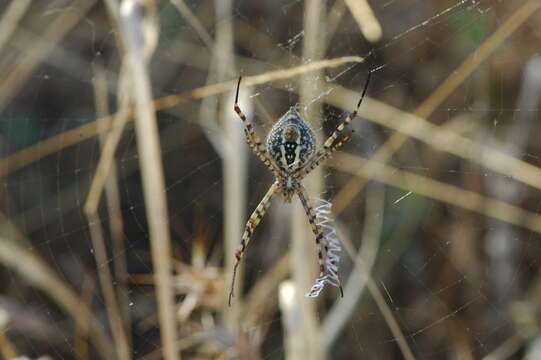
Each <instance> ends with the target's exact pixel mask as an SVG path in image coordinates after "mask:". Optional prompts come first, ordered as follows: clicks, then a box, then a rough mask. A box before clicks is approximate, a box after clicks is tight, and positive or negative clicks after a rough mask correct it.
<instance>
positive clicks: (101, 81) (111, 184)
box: [91, 66, 131, 344]
mask: <svg viewBox="0 0 541 360" xmlns="http://www.w3.org/2000/svg"><path fill="white" fill-rule="evenodd" d="M122 68H125V67H122ZM121 73H122V74H123V71H122V70H121ZM94 74H95V81H94V97H95V102H96V114H97V116H98V118H102V117H105V116H107V115H108V114H109V105H108V96H107V94H108V91H107V79H106V73H105V71H104V69H103V68H102V67H99V66H96V67H95V71H94ZM124 79H126V76H125V75H124V74H123V75H122V76H121V83H122V82H123V81H126V80H124ZM124 93H125V94H127V92H124ZM124 98H127V96H122V94H120V101H119V102H120V104H119V108H121V109H122V107H123V106H125V107H127V105H123V104H122V102H123V100H124ZM124 111H126V110H124ZM122 112H123V110H120V113H122ZM99 139H100V148H101V150H102V151H103V148H104V143H105V139H106V131H100V137H99ZM110 154H111V155H110V156H111V157H112V156H113V154H114V151H111V152H110ZM105 194H106V199H107V212H108V214H109V231H110V234H111V240H112V243H113V254H114V256H113V268H114V271H115V278H116V280H117V281H116V282H117V284H118V285H117V292H118V295H119V299H120V301H119V304H120V313H121V314H122V319H123V323H124V325H125V327H126V329H131V321H130V306H129V304H130V299H129V296H128V288H127V284H126V280H127V279H128V264H127V262H126V247H125V245H124V221H123V219H122V210H121V208H120V204H121V198H120V191H119V188H118V176H117V169H116V166H115V165H111V168H110V171H109V175H108V176H107V180H106V184H105ZM91 209H92V210H96V209H97V208H96V207H93V208H91ZM93 215H97V214H96V213H93ZM129 343H130V336H129V335H128V344H129Z"/></svg>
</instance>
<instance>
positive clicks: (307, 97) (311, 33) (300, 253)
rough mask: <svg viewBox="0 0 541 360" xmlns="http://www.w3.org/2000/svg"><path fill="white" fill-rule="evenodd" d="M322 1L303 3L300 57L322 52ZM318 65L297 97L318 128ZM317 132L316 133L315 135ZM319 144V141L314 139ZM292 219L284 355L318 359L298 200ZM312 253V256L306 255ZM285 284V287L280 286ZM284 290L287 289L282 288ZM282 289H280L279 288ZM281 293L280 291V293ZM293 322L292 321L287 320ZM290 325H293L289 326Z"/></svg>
mask: <svg viewBox="0 0 541 360" xmlns="http://www.w3.org/2000/svg"><path fill="white" fill-rule="evenodd" d="M325 13H326V11H325V2H324V1H322V0H308V1H306V2H305V4H304V19H303V21H304V41H303V52H302V56H303V58H304V59H316V60H319V59H321V58H322V56H323V50H324V46H323V44H324V42H323V41H322V39H323V38H324V36H323V34H324V33H325V28H324V27H325V22H324V20H323V19H324V18H325V17H324V14H325ZM321 75H322V73H321V69H318V70H316V71H314V72H311V73H310V74H308V73H305V74H303V76H301V78H300V89H299V101H300V103H301V104H306V108H305V109H304V110H305V111H304V114H303V115H304V116H305V119H306V120H308V121H309V122H311V125H312V127H313V128H318V127H319V124H320V119H318V118H317V117H316V116H311V114H319V113H320V111H319V109H320V107H321V102H319V101H314V99H318V94H319V93H320V88H319V82H318V81H313V79H314V78H319V77H321ZM318 136H319V134H316V137H318ZM318 143H320V144H321V141H318ZM322 175H323V173H322V172H321V169H316V170H314V171H313V172H312V174H311V176H310V177H308V178H307V179H305V181H304V187H305V188H306V190H307V191H308V193H309V194H319V193H320V192H321V190H322V189H323V176H322ZM291 210H292V221H291V270H292V277H293V281H294V284H292V286H287V285H282V286H281V289H294V291H293V299H294V300H293V301H294V303H295V305H294V306H287V304H288V302H287V301H282V310H286V311H287V313H286V314H284V317H287V318H289V320H287V318H286V319H285V321H286V323H285V324H286V325H287V324H289V329H288V330H289V331H288V333H289V335H287V337H288V338H287V339H284V343H286V350H287V349H288V348H289V350H290V351H289V354H287V351H286V359H288V360H301V359H304V358H308V359H314V360H317V359H322V358H323V354H322V352H321V348H320V343H319V339H318V336H317V335H318V334H319V319H318V316H317V308H316V302H315V301H314V300H313V299H310V298H308V297H306V296H305V292H306V291H308V290H309V289H310V288H311V286H312V283H313V281H314V279H316V278H317V276H318V273H317V272H316V271H315V270H316V259H317V253H318V252H317V251H316V247H315V241H314V238H315V236H314V234H313V233H312V231H311V230H310V228H309V227H308V221H307V219H306V213H305V211H304V208H303V206H302V205H301V202H300V201H299V200H296V201H294V202H293V206H292V207H291ZM309 254H313V255H314V256H313V257H311V256H307V255H309ZM284 286H285V287H284ZM284 291H285V292H286V293H287V291H288V290H284ZM281 293H282V291H281ZM280 296H282V294H281V295H280ZM291 322H293V324H292V323H291ZM291 325H293V326H291Z"/></svg>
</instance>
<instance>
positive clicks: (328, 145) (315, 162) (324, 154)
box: [299, 72, 372, 181]
mask: <svg viewBox="0 0 541 360" xmlns="http://www.w3.org/2000/svg"><path fill="white" fill-rule="evenodd" d="M371 74H372V73H371V72H369V73H368V76H367V77H366V82H365V83H364V88H363V92H362V94H361V98H360V99H359V102H358V103H357V106H356V107H355V110H353V112H352V113H350V114H349V115H348V117H347V118H346V120H344V121H343V122H342V123H340V124H339V125H338V126H337V127H336V129H335V130H334V132H333V133H332V134H331V136H329V137H328V138H327V140H325V142H324V143H323V148H322V149H320V150H318V151H317V153H316V154H315V155H314V156H313V157H312V159H311V161H310V162H309V163H308V164H306V166H304V167H303V168H302V169H301V170H300V171H299V181H300V180H302V179H303V178H304V177H305V176H306V175H308V174H309V173H310V172H311V171H312V170H314V169H315V168H317V167H318V166H319V164H320V163H321V162H323V161H324V160H326V159H327V158H329V157H330V156H331V155H332V153H333V152H335V151H336V150H338V149H339V148H340V147H342V145H344V144H345V143H346V142H347V141H348V140H349V139H350V137H351V134H350V135H346V136H344V137H343V138H342V139H341V140H339V141H338V142H337V143H335V141H336V140H337V139H338V136H339V135H340V134H341V133H342V131H344V129H345V127H346V126H347V125H349V124H350V123H351V122H352V121H353V119H355V117H357V113H358V112H359V108H360V107H361V103H362V102H363V99H364V96H365V95H366V91H367V90H368V84H369V83H370V76H371ZM352 132H353V131H352Z"/></svg>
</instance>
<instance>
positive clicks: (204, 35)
mask: <svg viewBox="0 0 541 360" xmlns="http://www.w3.org/2000/svg"><path fill="white" fill-rule="evenodd" d="M169 1H171V3H172V4H173V5H175V7H176V8H177V10H178V11H179V12H180V13H181V14H182V16H184V18H185V19H186V21H187V22H188V24H190V26H191V27H192V28H193V29H194V30H195V32H197V35H198V36H199V37H200V38H201V41H203V43H204V44H205V46H206V47H207V48H208V49H209V50H211V51H212V49H213V48H214V42H213V41H212V37H211V36H210V34H209V33H208V31H207V30H206V29H205V27H204V26H203V24H201V22H200V21H199V19H198V18H197V16H195V14H194V13H193V12H192V10H190V8H189V7H188V5H186V2H185V1H184V0H169Z"/></svg>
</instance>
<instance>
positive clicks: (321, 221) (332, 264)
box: [306, 198, 342, 298]
mask: <svg viewBox="0 0 541 360" xmlns="http://www.w3.org/2000/svg"><path fill="white" fill-rule="evenodd" d="M315 200H317V201H319V202H320V203H321V205H319V206H318V207H316V221H317V222H316V225H317V226H318V227H319V229H320V230H321V232H322V234H323V239H324V241H325V244H326V245H327V249H328V250H327V257H326V258H325V275H323V276H322V277H319V278H317V279H316V281H315V283H314V285H312V288H311V289H310V291H309V292H308V293H307V294H306V296H307V297H311V298H315V297H318V296H319V293H320V292H321V290H323V288H324V287H325V284H329V285H332V286H335V287H338V288H339V287H340V280H339V279H338V262H339V261H340V255H339V253H340V252H341V251H342V247H341V246H340V241H339V240H338V234H337V233H336V229H335V228H334V226H333V222H334V220H333V219H332V218H330V217H329V215H330V213H331V208H332V204H331V202H329V201H327V200H323V199H318V198H316V199H315Z"/></svg>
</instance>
